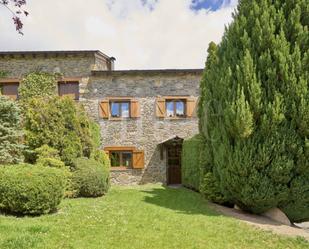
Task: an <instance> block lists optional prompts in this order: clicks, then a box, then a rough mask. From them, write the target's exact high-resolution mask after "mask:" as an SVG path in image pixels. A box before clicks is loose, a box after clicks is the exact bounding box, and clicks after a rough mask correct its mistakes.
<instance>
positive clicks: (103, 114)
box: [99, 100, 109, 118]
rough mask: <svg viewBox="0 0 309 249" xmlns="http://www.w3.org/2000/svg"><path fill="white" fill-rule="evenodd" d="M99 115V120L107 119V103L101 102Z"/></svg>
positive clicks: (105, 101) (106, 101)
mask: <svg viewBox="0 0 309 249" xmlns="http://www.w3.org/2000/svg"><path fill="white" fill-rule="evenodd" d="M99 113H100V117H101V118H109V101H108V100H102V101H101V102H100V107H99Z"/></svg>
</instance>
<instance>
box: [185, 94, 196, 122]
mask: <svg viewBox="0 0 309 249" xmlns="http://www.w3.org/2000/svg"><path fill="white" fill-rule="evenodd" d="M186 104H187V117H189V118H191V117H195V116H196V100H195V99H194V98H188V99H187V103H186Z"/></svg>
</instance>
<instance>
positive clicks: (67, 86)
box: [58, 81, 79, 100]
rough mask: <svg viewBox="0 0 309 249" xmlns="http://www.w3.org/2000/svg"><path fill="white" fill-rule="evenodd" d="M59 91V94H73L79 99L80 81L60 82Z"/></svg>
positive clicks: (73, 96)
mask: <svg viewBox="0 0 309 249" xmlns="http://www.w3.org/2000/svg"><path fill="white" fill-rule="evenodd" d="M58 93H59V96H71V97H72V98H73V99H74V100H79V82H78V81H74V82H66V81H65V82H64V81H61V82H59V83H58Z"/></svg>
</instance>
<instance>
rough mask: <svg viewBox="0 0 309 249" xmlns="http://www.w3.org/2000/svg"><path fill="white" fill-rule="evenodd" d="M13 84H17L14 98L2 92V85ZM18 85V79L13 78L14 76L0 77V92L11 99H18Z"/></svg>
mask: <svg viewBox="0 0 309 249" xmlns="http://www.w3.org/2000/svg"><path fill="white" fill-rule="evenodd" d="M15 84H18V87H17V94H16V98H13V97H12V96H13V95H6V94H3V93H2V88H3V86H4V85H15ZM19 87H20V79H15V78H12V79H11V78H9V79H0V94H1V95H3V96H8V97H9V98H11V99H13V100H18V99H19V92H18V88H19Z"/></svg>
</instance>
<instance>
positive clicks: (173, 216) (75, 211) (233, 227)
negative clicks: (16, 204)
mask: <svg viewBox="0 0 309 249" xmlns="http://www.w3.org/2000/svg"><path fill="white" fill-rule="evenodd" d="M308 246H309V244H308V243H307V242H306V241H305V240H304V239H301V238H297V239H292V238H287V237H282V236H277V235H273V234H271V233H270V232H265V231H260V230H257V229H255V228H253V227H251V226H248V225H246V224H244V223H241V222H239V221H237V220H235V219H233V218H229V217H225V216H222V215H219V214H217V213H216V212H215V211H213V210H211V209H209V208H208V206H207V202H206V201H205V200H204V199H203V198H202V197H201V196H200V195H199V194H198V193H195V192H192V191H190V190H187V189H170V188H164V187H162V186H160V185H146V186H139V187H113V188H112V189H111V191H110V192H109V193H108V194H107V196H104V197H101V198H96V199H90V198H89V199H86V198H84V199H71V200H70V199H67V200H64V201H63V202H62V204H61V207H60V210H59V212H58V213H55V214H50V215H45V216H41V217H20V218H17V217H14V216H4V215H0V248H1V249H6V248H18V249H24V248H27V249H28V248H34V249H35V248H47V249H49V248H80V249H84V248H87V249H88V248H90V249H91V248H100V249H101V248H121V249H125V248H134V249H135V248H136V249H138V248H141V249H144V248H147V249H148V248H150V249H151V248H160V249H161V248H177V249H181V248H185V249H190V248H192V249H193V248H194V249H195V248H196V249H197V248H215V249H220V248H224V249H226V248H246V249H248V248H254V249H259V248H263V249H265V248H276V249H280V248H282V249H288V248H291V249H297V248H308Z"/></svg>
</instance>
